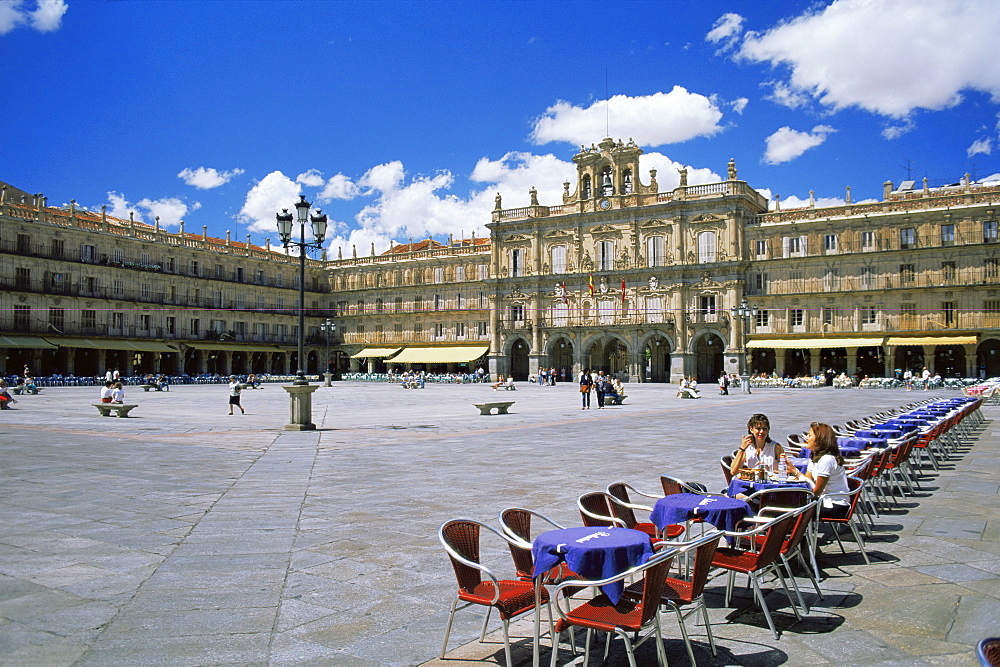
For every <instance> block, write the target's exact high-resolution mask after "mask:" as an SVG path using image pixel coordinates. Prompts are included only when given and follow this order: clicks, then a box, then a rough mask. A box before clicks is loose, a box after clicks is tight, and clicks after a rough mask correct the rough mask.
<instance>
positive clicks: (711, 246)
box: [698, 232, 715, 264]
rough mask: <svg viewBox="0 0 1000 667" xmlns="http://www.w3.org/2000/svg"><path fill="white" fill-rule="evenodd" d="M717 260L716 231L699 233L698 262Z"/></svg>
mask: <svg viewBox="0 0 1000 667" xmlns="http://www.w3.org/2000/svg"><path fill="white" fill-rule="evenodd" d="M714 261H715V232H701V233H700V234H698V262H699V263H701V264H705V263H708V262H714Z"/></svg>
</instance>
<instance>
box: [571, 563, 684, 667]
mask: <svg viewBox="0 0 1000 667" xmlns="http://www.w3.org/2000/svg"><path fill="white" fill-rule="evenodd" d="M676 551H677V550H676V549H670V550H664V551H660V552H659V553H657V555H655V556H654V557H653V558H651V559H649V560H648V561H647V562H646V563H644V564H643V565H639V566H636V567H633V568H631V569H629V570H627V571H625V572H622V573H621V574H618V575H615V576H614V577H609V578H607V579H601V580H600V581H584V580H571V581H566V582H563V583H562V584H559V586H558V587H557V588H556V590H555V592H554V593H553V596H552V599H553V601H554V602H555V608H556V611H557V612H558V614H559V620H558V621H557V622H556V625H555V638H554V640H553V643H552V665H555V664H556V661H557V659H558V656H559V635H560V634H561V633H562V632H564V631H566V630H569V629H571V628H573V627H581V628H586V629H587V644H586V649H585V656H586V658H585V662H584V665H586V664H587V662H586V660H587V659H589V657H590V638H591V635H592V634H593V631H594V630H599V631H601V632H606V633H608V635H609V637H608V642H607V647H606V648H605V658H606V657H607V651H608V648H610V645H611V636H610V635H612V634H614V635H617V636H618V637H621V639H622V641H623V642H624V643H625V650H626V651H627V652H628V660H629V665H630V667H636V662H635V649H636V648H637V647H638V646H639V645H640V644H642V643H643V642H645V641H646V640H647V639H650V638H652V639H653V641H654V642H655V643H656V657H657V660H658V662H659V664H660V665H662V666H663V667H666V665H667V655H666V651H665V650H664V649H663V638H662V632H661V629H660V615H659V614H658V613H657V611H658V610H659V606H660V598H661V596H662V594H663V590H664V580H665V579H666V576H667V571H668V570H669V569H670V563H671V561H672V560H673V557H674V555H675V553H676ZM637 575H642V586H643V589H642V595H641V596H640V597H639V598H638V599H637V600H636V599H629V598H626V597H623V598H622V599H621V600H619V602H618V604H617V605H615V604H612V603H611V600H609V599H608V597H607V596H606V595H604V594H603V593H602V594H600V595H598V596H597V597H595V598H593V599H592V600H589V601H587V602H584V603H583V604H581V605H579V606H578V607H575V608H573V609H570V608H569V599H570V597H571V596H572V595H573V593H571V592H569V591H571V590H577V589H579V588H580V587H584V586H603V585H606V584H610V583H612V582H615V581H626V580H629V579H631V578H632V577H635V576H637ZM564 607H565V608H564ZM643 632H646V633H647V634H646V635H645V636H644V637H642V639H639V641H634V640H635V639H638V638H639V637H640V636H641V635H642V633H643Z"/></svg>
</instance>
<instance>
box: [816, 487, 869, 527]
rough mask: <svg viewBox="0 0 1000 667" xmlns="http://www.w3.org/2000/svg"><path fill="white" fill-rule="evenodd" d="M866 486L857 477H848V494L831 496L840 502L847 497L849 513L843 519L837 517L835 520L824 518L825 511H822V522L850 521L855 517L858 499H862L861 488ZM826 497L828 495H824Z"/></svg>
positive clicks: (820, 512) (820, 513)
mask: <svg viewBox="0 0 1000 667" xmlns="http://www.w3.org/2000/svg"><path fill="white" fill-rule="evenodd" d="M864 484H865V483H864V482H863V481H862V480H860V479H858V478H857V477H850V476H848V478H847V489H848V491H847V493H840V494H837V495H835V496H834V495H832V494H831V497H833V498H837V499H839V500H844V499H845V497H846V499H847V501H848V504H849V507H848V510H847V513H846V514H845V515H844V516H842V517H836V518H834V519H824V517H823V511H822V509H821V510H819V517H820V520H821V521H828V520H833V521H850V520H851V517H853V516H854V508H855V507H857V504H858V499H859V498H860V497H861V488H862V487H863V486H864ZM824 495H826V494H824Z"/></svg>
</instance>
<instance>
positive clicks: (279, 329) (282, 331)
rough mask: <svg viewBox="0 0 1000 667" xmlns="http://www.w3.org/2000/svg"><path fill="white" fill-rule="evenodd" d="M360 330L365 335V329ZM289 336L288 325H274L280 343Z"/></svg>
mask: <svg viewBox="0 0 1000 667" xmlns="http://www.w3.org/2000/svg"><path fill="white" fill-rule="evenodd" d="M358 329H360V331H359V333H364V332H365V328H364V326H362V325H358ZM287 334H288V327H287V326H286V325H284V324H275V325H274V335H275V336H276V337H277V339H278V341H279V342H281V341H284V340H285V336H286V335H287Z"/></svg>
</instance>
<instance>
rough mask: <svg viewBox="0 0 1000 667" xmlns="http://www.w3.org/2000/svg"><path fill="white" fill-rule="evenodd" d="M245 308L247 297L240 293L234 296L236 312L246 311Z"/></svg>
mask: <svg viewBox="0 0 1000 667" xmlns="http://www.w3.org/2000/svg"><path fill="white" fill-rule="evenodd" d="M246 307H247V297H246V294H244V293H243V292H240V293H239V294H237V295H236V310H246Z"/></svg>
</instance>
